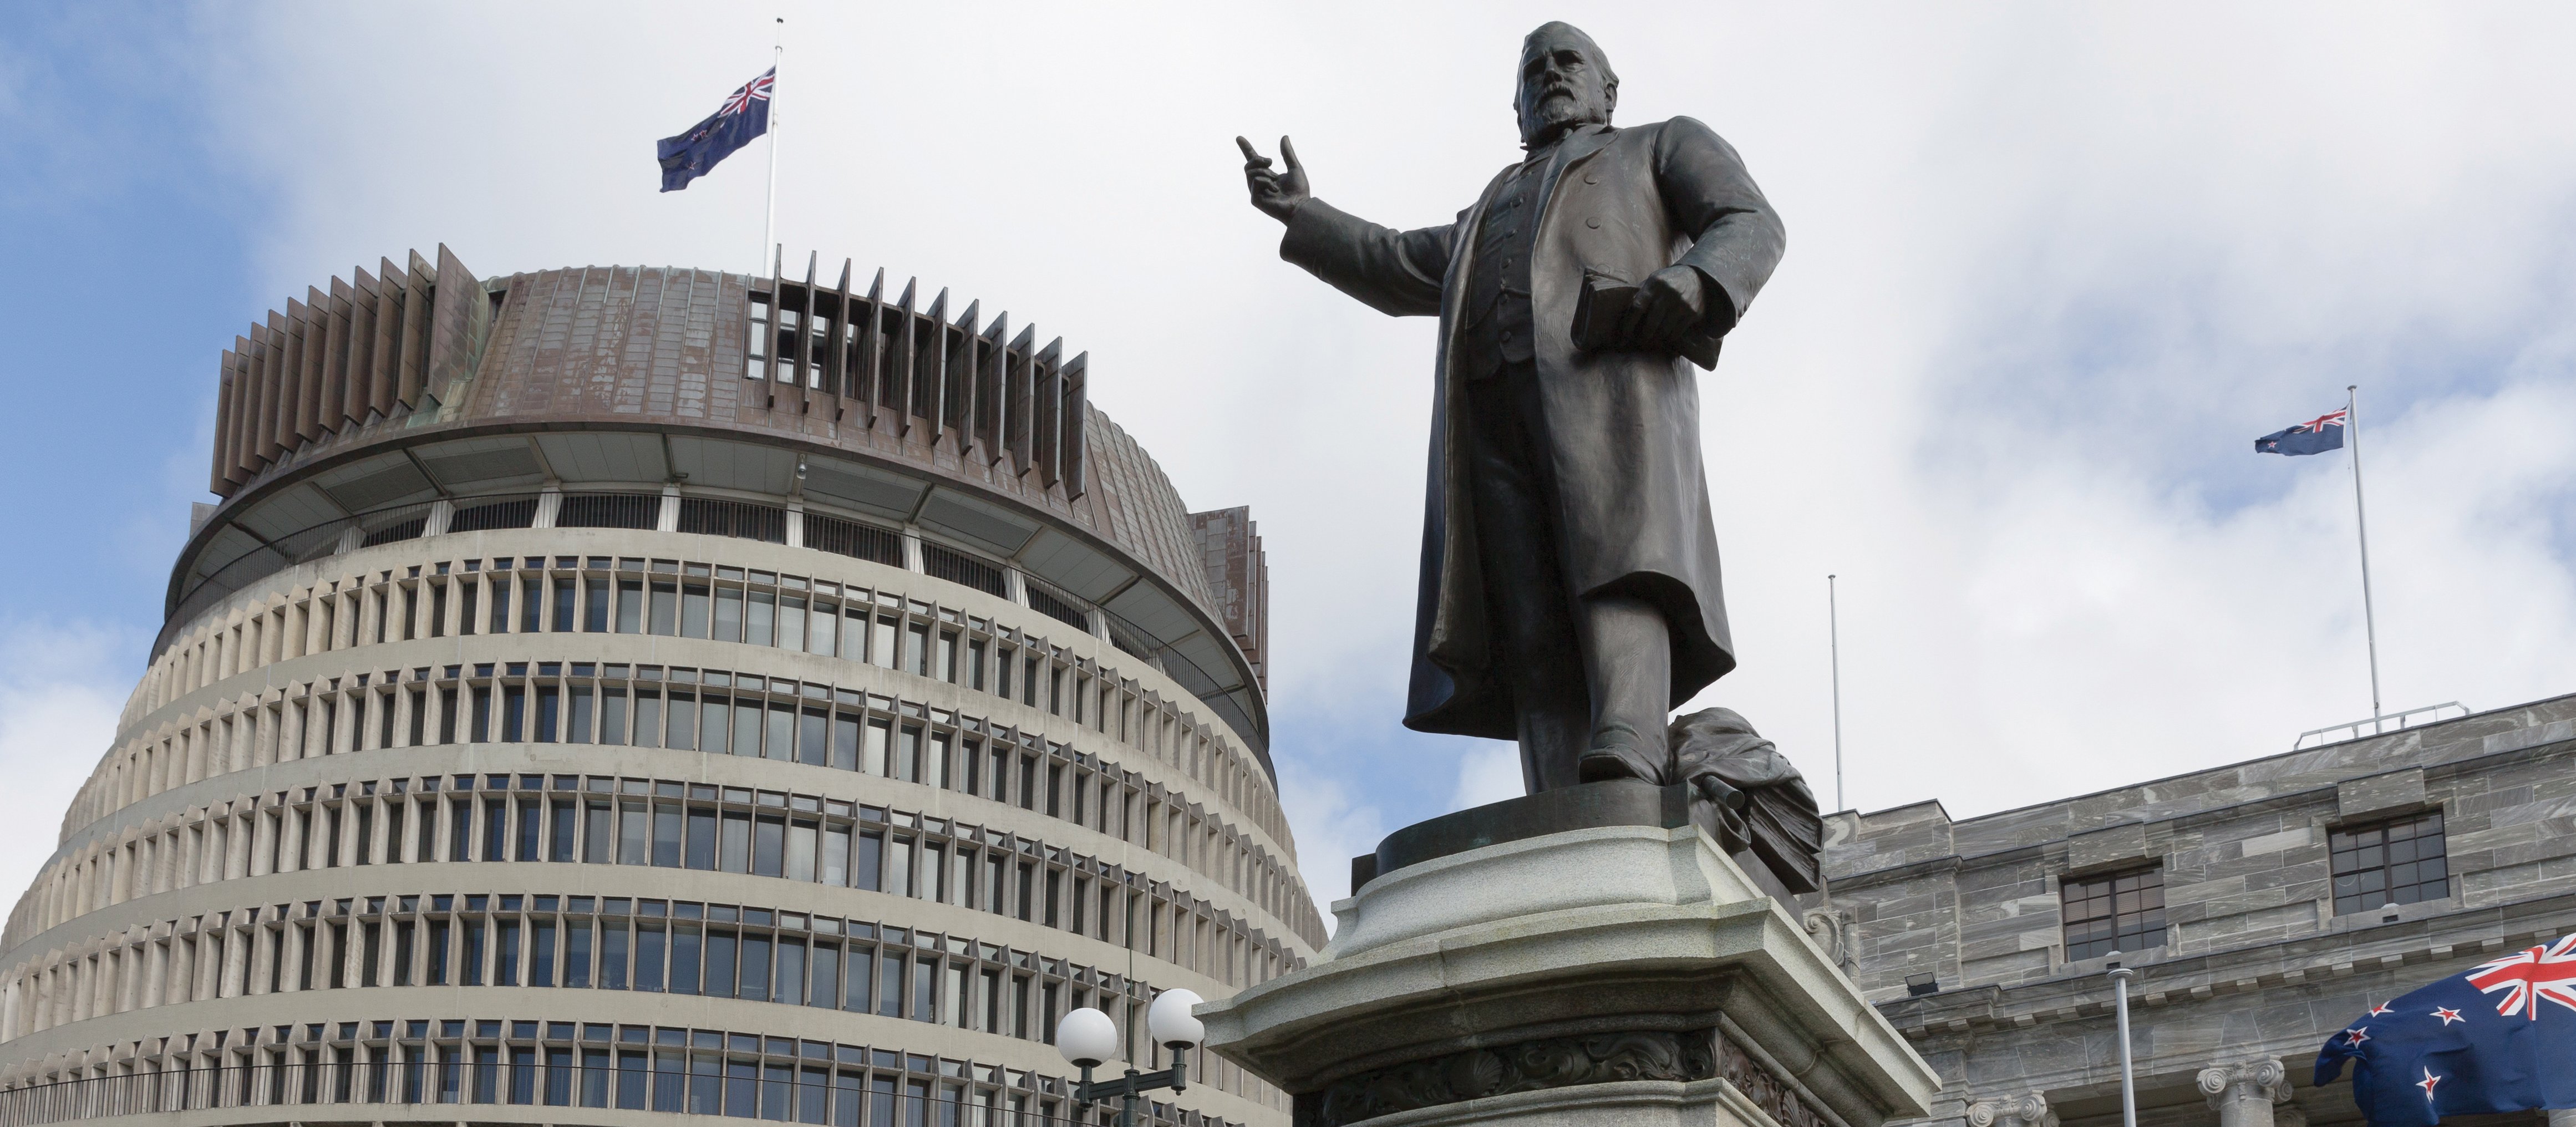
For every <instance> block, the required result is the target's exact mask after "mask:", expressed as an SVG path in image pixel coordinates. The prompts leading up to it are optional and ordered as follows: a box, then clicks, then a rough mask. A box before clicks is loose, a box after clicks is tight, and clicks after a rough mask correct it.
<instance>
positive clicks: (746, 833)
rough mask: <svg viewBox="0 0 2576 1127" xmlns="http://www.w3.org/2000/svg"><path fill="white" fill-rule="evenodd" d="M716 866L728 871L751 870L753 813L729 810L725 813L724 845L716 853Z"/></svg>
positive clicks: (742, 871) (741, 871)
mask: <svg viewBox="0 0 2576 1127" xmlns="http://www.w3.org/2000/svg"><path fill="white" fill-rule="evenodd" d="M716 868H718V869H722V870H723V871H725V872H728V873H744V872H749V871H751V815H750V814H749V813H747V812H744V811H739V810H727V811H725V815H724V846H723V848H722V850H721V851H720V852H718V853H717V855H716Z"/></svg>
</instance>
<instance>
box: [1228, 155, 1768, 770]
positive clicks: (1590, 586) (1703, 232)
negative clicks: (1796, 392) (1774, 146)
mask: <svg viewBox="0 0 2576 1127" xmlns="http://www.w3.org/2000/svg"><path fill="white" fill-rule="evenodd" d="M1562 144H1563V146H1564V152H1563V153H1562V154H1561V157H1560V158H1559V159H1556V160H1553V161H1551V162H1550V164H1549V169H1550V172H1549V173H1548V177H1549V180H1548V182H1547V183H1545V184H1543V185H1542V186H1541V188H1540V197H1541V198H1542V199H1543V200H1545V201H1546V202H1545V204H1544V206H1543V207H1542V209H1541V210H1540V212H1539V220H1538V233H1537V236H1536V242H1535V245H1534V246H1533V248H1532V251H1531V255H1530V263H1529V265H1530V304H1531V312H1532V314H1533V316H1534V318H1535V321H1536V325H1535V327H1536V330H1537V339H1536V341H1534V342H1533V346H1534V351H1535V353H1536V364H1537V370H1538V382H1539V386H1540V391H1539V395H1540V399H1541V402H1542V403H1543V405H1544V406H1543V414H1544V418H1543V419H1542V420H1541V421H1540V426H1541V428H1542V429H1543V431H1544V433H1545V440H1544V441H1545V447H1544V449H1545V456H1546V457H1547V459H1548V462H1549V466H1550V469H1551V470H1552V472H1553V473H1554V475H1555V485H1556V493H1557V498H1558V511H1557V513H1556V528H1557V530H1558V539H1559V543H1558V545H1557V551H1558V556H1559V561H1560V563H1561V564H1562V566H1563V569H1564V574H1565V577H1566V579H1567V581H1568V582H1569V584H1570V585H1571V587H1572V589H1573V593H1575V594H1577V595H1593V594H1600V593H1605V592H1620V593H1627V594H1634V595H1638V596H1641V597H1644V598H1646V599H1648V600H1650V601H1652V602H1653V603H1655V604H1656V605H1657V606H1658V607H1660V608H1661V609H1662V610H1663V612H1664V616H1665V618H1666V619H1667V620H1668V621H1669V622H1670V623H1671V626H1672V641H1673V663H1672V671H1673V674H1672V675H1673V687H1672V699H1673V702H1674V703H1675V704H1679V703H1680V702H1682V701H1685V700H1688V699H1690V697H1691V696H1692V695H1693V694H1696V693H1697V692H1699V690H1700V689H1702V688H1704V687H1706V686H1707V685H1708V683H1709V682H1711V681H1714V680H1716V679H1717V678H1718V677H1720V676H1723V675H1724V674H1725V673H1726V672H1727V671H1728V670H1730V669H1733V668H1734V667H1735V656H1734V645H1733V642H1732V641H1731V640H1730V639H1729V638H1728V636H1727V630H1726V605H1725V600H1724V597H1723V595H1722V594H1721V593H1720V590H1719V585H1718V566H1717V534H1716V531H1715V529H1714V528H1713V527H1712V525H1711V520H1710V517H1709V504H1708V479H1707V475H1706V472H1705V471H1704V470H1703V469H1702V468H1701V465H1700V444H1699V384H1698V380H1697V375H1698V373H1696V372H1693V371H1692V370H1691V368H1690V365H1689V363H1688V362H1687V361H1684V360H1682V359H1681V358H1679V357H1676V356H1670V355H1664V354H1660V353H1648V352H1626V351H1622V352H1578V351H1576V350H1575V348H1574V343H1573V339H1572V330H1573V322H1574V307H1575V299H1576V297H1577V296H1578V295H1579V294H1580V293H1581V291H1582V285H1583V277H1584V272H1585V271H1586V270H1587V269H1589V270H1593V271H1597V272H1601V273H1605V274H1609V275H1612V276H1615V277H1618V278H1621V279H1625V280H1626V281H1628V282H1631V283H1637V282H1643V281H1644V280H1645V279H1646V277H1647V276H1648V275H1650V274H1653V273H1654V272H1655V271H1657V270H1660V269H1663V268H1664V267H1666V266H1670V265H1674V264H1676V263H1682V264H1688V265H1690V266H1693V267H1696V268H1698V270H1699V271H1700V272H1701V273H1702V274H1703V275H1705V277H1706V279H1707V280H1708V281H1710V282H1713V283H1715V287H1714V289H1712V291H1711V292H1710V294H1709V299H1710V302H1711V316H1710V320H1709V322H1708V324H1707V326H1706V327H1705V331H1708V332H1711V333H1718V334H1722V333H1723V332H1724V331H1725V330H1726V329H1728V328H1730V327H1732V326H1733V325H1734V323H1735V319H1736V317H1739V316H1741V315H1742V314H1743V312H1744V310H1745V307H1746V306H1748V305H1750V304H1751V303H1752V301H1753V295H1754V294H1755V293H1756V292H1757V291H1759V290H1760V289H1761V288H1762V283H1763V281H1764V280H1765V279H1767V278H1769V277H1770V276H1771V269H1772V267H1773V266H1775V265H1777V264H1778V263H1779V261H1780V253H1781V250H1782V248H1783V246H1784V245H1785V242H1786V235H1785V233H1784V232H1783V230H1782V228H1781V226H1780V220H1779V217H1778V216H1776V215H1774V214H1773V213H1772V211H1771V206H1770V204H1769V203H1768V202H1767V201H1765V200H1764V199H1763V198H1762V192H1761V190H1760V189H1758V188H1756V187H1754V185H1753V179H1752V177H1751V176H1749V175H1747V174H1746V173H1745V171H1744V163H1743V162H1742V161H1741V160H1740V159H1738V158H1737V157H1736V155H1735V150H1734V149H1733V148H1731V147H1729V146H1728V145H1727V143H1726V142H1725V141H1724V140H1721V139H1720V138H1719V137H1718V136H1717V134H1716V133H1714V132H1712V131H1710V129H1709V128H1708V127H1707V126H1705V125H1702V124H1700V123H1699V122H1697V121H1694V120H1692V119H1690V118H1687V117H1677V118H1674V119H1672V120H1670V121H1666V122H1660V123H1657V124H1654V125H1646V126H1639V127H1636V128H1633V129H1613V128H1610V127H1607V126H1590V127H1586V128H1584V129H1582V130H1581V131H1579V132H1577V133H1576V134H1574V135H1572V136H1570V137H1568V138H1566V139H1565V140H1564V141H1563V142H1562ZM1502 182H1503V181H1502V178H1501V177H1500V176H1497V177H1496V178H1495V180H1494V182H1493V184H1491V185H1488V186H1487V187H1486V189H1485V194H1484V196H1483V197H1482V198H1481V199H1479V200H1478V201H1477V202H1476V204H1475V206H1473V207H1470V208H1468V209H1467V210H1465V211H1463V212H1460V213H1459V214H1458V219H1457V222H1455V223H1451V224H1447V225H1444V226H1439V227H1425V228H1422V229H1420V230H1414V231H1395V230H1391V229H1389V228H1385V227H1380V226H1378V225H1376V224H1373V223H1369V222H1366V221H1363V220H1360V219H1358V218H1355V217H1353V216H1351V215H1348V214H1345V213H1343V212H1341V211H1339V210H1336V209H1334V208H1333V207H1331V206H1330V205H1328V204H1325V203H1324V202H1323V201H1321V200H1314V199H1309V200H1307V201H1306V202H1305V203H1304V204H1302V205H1301V206H1299V208H1298V209H1297V212H1296V214H1295V215H1294V217H1292V219H1291V220H1290V222H1289V224H1288V234H1287V237H1286V239H1285V240H1283V241H1282V242H1281V244H1280V247H1279V254H1280V257H1282V258H1285V259H1287V260H1288V261H1290V262H1293V263H1296V264H1297V265H1299V266H1302V267H1305V268H1306V269H1307V270H1309V271H1312V272H1313V273H1314V274H1315V275H1316V276H1317V277H1320V278H1322V279H1323V280H1325V281H1327V282H1330V283H1332V284H1333V285H1334V286H1335V287H1336V288H1339V289H1340V290H1342V291H1343V292H1344V293H1348V294H1350V295H1351V296H1353V297H1356V298H1358V299H1360V300H1361V301H1363V302H1366V303H1368V304H1369V305H1370V306H1371V307H1373V308H1375V309H1377V310H1379V311H1380V312H1383V313H1386V314H1389V315H1391V316H1429V315H1431V314H1435V313H1436V314H1438V315H1439V316H1440V350H1439V364H1438V368H1437V370H1436V376H1435V379H1434V381H1433V389H1434V390H1433V394H1434V396H1435V399H1434V401H1433V407H1432V414H1431V465H1430V489H1429V497H1428V498H1427V500H1426V502H1425V505H1424V512H1423V527H1422V584H1421V594H1420V599H1419V602H1418V604H1417V606H1416V611H1415V621H1414V661H1413V683H1412V690H1411V693H1410V697H1409V699H1408V701H1407V704H1406V708H1405V718H1404V722H1405V725H1406V726H1407V727H1411V728H1415V729H1418V730H1421V731H1426V732H1452V733H1456V734H1459V735H1469V736H1483V737H1487V738H1490V739H1502V740H1509V739H1513V738H1515V736H1516V728H1515V718H1514V713H1513V708H1512V701H1511V695H1510V690H1509V688H1508V686H1507V681H1506V680H1505V679H1504V678H1502V677H1500V676H1498V675H1497V671H1496V669H1495V665H1496V659H1497V655H1495V654H1494V653H1493V652H1492V646H1493V639H1494V633H1493V631H1492V630H1491V629H1490V627H1489V624H1488V623H1487V622H1486V601H1485V588H1484V577H1483V575H1482V574H1481V568H1480V566H1479V563H1478V553H1477V550H1476V527H1475V505H1474V503H1473V493H1472V492H1471V491H1470V485H1469V483H1468V482H1467V481H1466V480H1465V474H1466V468H1467V465H1468V462H1467V459H1466V450H1467V444H1466V441H1465V436H1464V435H1463V434H1462V433H1461V432H1460V430H1459V428H1460V427H1463V426H1465V425H1466V419H1467V418H1468V413H1467V412H1466V410H1465V409H1464V407H1465V405H1464V402H1463V400H1462V398H1461V397H1462V395H1463V394H1464V393H1465V387H1464V386H1463V383H1462V380H1461V378H1460V374H1459V373H1456V372H1453V371H1452V370H1451V368H1452V365H1453V363H1455V359H1454V358H1456V357H1458V356H1459V355H1460V353H1461V349H1460V347H1459V342H1458V335H1459V334H1460V333H1462V332H1464V331H1465V330H1466V320H1467V317H1466V314H1467V310H1465V309H1464V308H1463V306H1464V303H1465V300H1466V293H1467V283H1468V279H1469V277H1470V274H1471V272H1472V271H1473V269H1474V268H1475V263H1474V261H1473V257H1474V247H1475V245H1476V242H1477V238H1476V231H1477V224H1478V222H1479V221H1480V220H1481V219H1482V217H1483V215H1484V212H1485V209H1486V207H1487V206H1488V205H1489V204H1490V203H1491V202H1492V200H1493V198H1494V195H1495V192H1496V190H1497V189H1498V188H1499V187H1500V186H1501V184H1502ZM1721 292H1722V296H1721ZM1720 301H1725V302H1728V303H1730V304H1731V305H1732V308H1731V309H1723V308H1719V307H1718V306H1717V303H1718V302H1720Z"/></svg>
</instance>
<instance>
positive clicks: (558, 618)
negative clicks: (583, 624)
mask: <svg viewBox="0 0 2576 1127" xmlns="http://www.w3.org/2000/svg"><path fill="white" fill-rule="evenodd" d="M572 618H573V581H572V579H571V577H569V576H557V577H555V633H557V634H570V633H572Z"/></svg>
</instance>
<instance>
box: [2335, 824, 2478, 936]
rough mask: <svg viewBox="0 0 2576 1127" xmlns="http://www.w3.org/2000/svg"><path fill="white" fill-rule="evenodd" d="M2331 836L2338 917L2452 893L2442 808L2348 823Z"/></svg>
mask: <svg viewBox="0 0 2576 1127" xmlns="http://www.w3.org/2000/svg"><path fill="white" fill-rule="evenodd" d="M2327 838H2328V846H2329V848H2330V850H2331V851H2332V853H2333V856H2334V898H2335V900H2334V910H2335V914H2336V915H2346V914H2349V913H2353V912H2367V911H2369V910H2371V909H2373V908H2378V907H2383V906H2386V905H2389V904H2417V903H2421V902H2423V901H2426V900H2442V899H2447V898H2449V896H2450V895H2451V868H2450V858H2449V857H2448V856H2447V855H2446V853H2445V851H2444V847H2443V839H2442V812H2441V811H2439V810H2436V811H2433V812H2431V813H2427V814H2413V815H2409V816H2407V817H2403V818H2398V819H2394V820H2391V821H2386V822H2379V823H2375V824H2372V825H2367V826H2347V827H2345V828H2343V829H2339V830H2335V831H2333V832H2332V833H2330V834H2329V835H2327Z"/></svg>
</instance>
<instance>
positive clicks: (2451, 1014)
mask: <svg viewBox="0 0 2576 1127" xmlns="http://www.w3.org/2000/svg"><path fill="white" fill-rule="evenodd" d="M2433 1016H2434V1017H2438V1018H2441V1019H2442V1024H2444V1025H2449V1024H2451V1023H2452V1022H2455V1021H2459V1020H2461V1017H2460V1011H2458V1010H2455V1009H2452V1008H2451V1007H2449V1006H2436V1007H2434V1009H2433Z"/></svg>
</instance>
